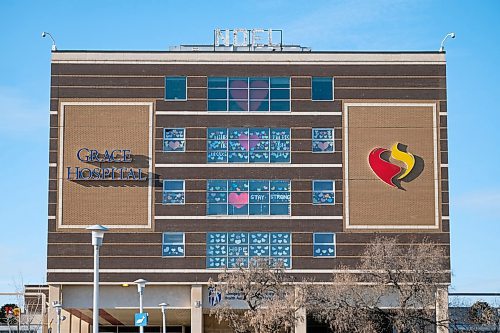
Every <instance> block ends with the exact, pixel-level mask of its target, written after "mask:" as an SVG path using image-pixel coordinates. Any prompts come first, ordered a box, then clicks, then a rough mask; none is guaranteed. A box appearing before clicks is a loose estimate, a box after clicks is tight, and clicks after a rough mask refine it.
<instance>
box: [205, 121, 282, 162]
mask: <svg viewBox="0 0 500 333" xmlns="http://www.w3.org/2000/svg"><path fill="white" fill-rule="evenodd" d="M207 162H208V163H289V162H290V129H289V128H209V129H208V130H207Z"/></svg>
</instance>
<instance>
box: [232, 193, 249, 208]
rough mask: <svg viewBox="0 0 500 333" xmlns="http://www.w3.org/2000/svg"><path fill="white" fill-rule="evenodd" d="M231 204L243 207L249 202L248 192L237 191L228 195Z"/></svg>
mask: <svg viewBox="0 0 500 333" xmlns="http://www.w3.org/2000/svg"><path fill="white" fill-rule="evenodd" d="M228 200H229V204H230V205H232V206H234V207H236V208H241V207H244V206H245V205H247V204H248V193H245V192H243V193H239V194H238V193H236V192H231V193H229V196H228Z"/></svg>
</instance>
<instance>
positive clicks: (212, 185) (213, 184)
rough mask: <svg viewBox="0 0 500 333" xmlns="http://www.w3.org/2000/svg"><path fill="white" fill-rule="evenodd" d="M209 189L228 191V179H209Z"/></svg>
mask: <svg viewBox="0 0 500 333" xmlns="http://www.w3.org/2000/svg"><path fill="white" fill-rule="evenodd" d="M207 190H208V191H227V181H226V180H208V181H207Z"/></svg>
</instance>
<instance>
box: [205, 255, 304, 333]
mask: <svg viewBox="0 0 500 333" xmlns="http://www.w3.org/2000/svg"><path fill="white" fill-rule="evenodd" d="M292 282H293V281H292V280H291V278H290V277H289V275H288V274H286V273H285V270H284V267H283V266H282V265H281V263H279V262H278V263H274V264H272V265H270V263H269V260H268V259H261V258H254V259H251V260H250V263H249V267H248V268H245V267H242V266H239V267H238V268H236V269H226V270H225V271H224V273H222V274H219V276H218V281H217V282H216V283H214V282H213V281H210V284H211V288H214V289H216V290H217V292H220V293H221V294H222V296H224V295H229V294H231V295H236V298H237V299H238V300H239V301H240V302H243V304H244V307H242V308H241V309H236V308H235V306H234V302H233V303H231V302H230V301H228V300H227V299H224V300H222V301H221V302H220V303H218V304H217V305H216V306H215V307H214V308H212V309H211V311H210V315H212V316H214V317H215V318H216V319H217V320H218V321H219V323H226V324H227V325H228V326H229V327H230V328H231V329H232V330H233V331H234V332H236V333H280V332H283V333H284V332H291V331H292V330H293V328H294V326H295V324H296V323H297V322H299V321H301V320H305V318H302V317H301V316H300V315H299V314H298V312H297V309H299V308H300V307H302V306H303V305H304V304H303V297H302V296H301V293H300V292H299V293H296V287H294V286H293V285H292V284H291V283H292Z"/></svg>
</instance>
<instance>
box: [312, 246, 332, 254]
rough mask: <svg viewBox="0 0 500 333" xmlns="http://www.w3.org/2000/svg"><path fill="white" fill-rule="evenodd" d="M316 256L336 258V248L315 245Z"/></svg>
mask: <svg viewBox="0 0 500 333" xmlns="http://www.w3.org/2000/svg"><path fill="white" fill-rule="evenodd" d="M314 256H315V257H334V256H335V246H334V245H314Z"/></svg>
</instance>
